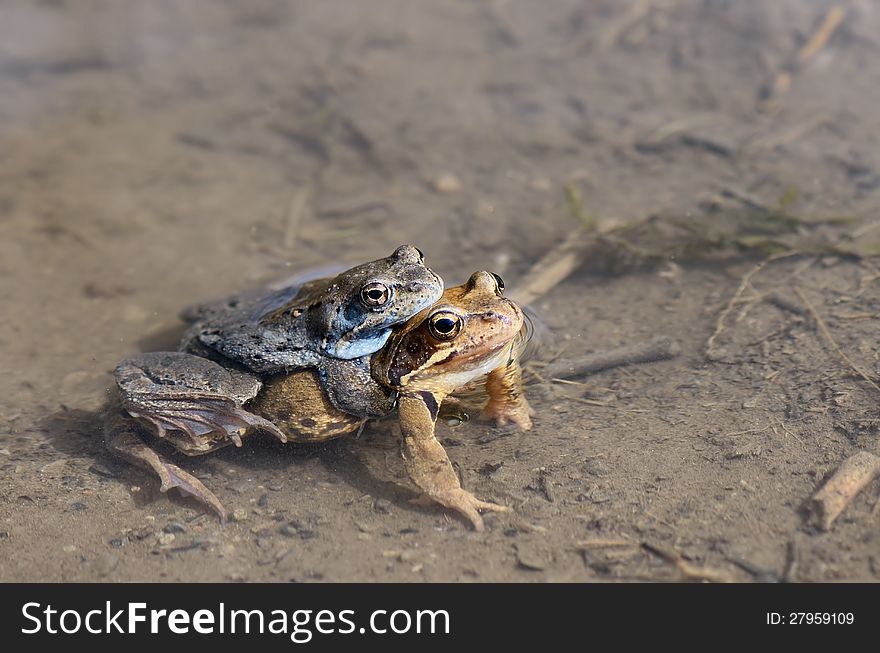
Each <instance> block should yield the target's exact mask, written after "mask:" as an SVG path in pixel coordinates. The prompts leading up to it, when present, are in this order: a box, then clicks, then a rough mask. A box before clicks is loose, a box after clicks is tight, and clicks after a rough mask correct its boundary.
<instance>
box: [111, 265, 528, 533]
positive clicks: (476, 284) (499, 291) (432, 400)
mask: <svg viewBox="0 0 880 653" xmlns="http://www.w3.org/2000/svg"><path fill="white" fill-rule="evenodd" d="M503 288H504V287H503V283H502V282H501V280H500V278H499V277H497V276H496V275H493V274H491V273H489V272H482V271H481V272H476V273H474V274H473V275H472V276H471V278H470V279H469V280H468V282H467V283H465V284H463V285H461V286H458V287H455V288H449V289H447V290H446V292H445V293H443V295H442V297H441V298H440V299H439V301H438V302H437V303H436V304H434V305H432V306H430V307H429V308H425V309H423V310H422V311H421V312H419V313H418V314H416V315H415V316H414V317H412V318H411V319H410V320H408V321H407V322H406V323H404V324H403V325H402V326H400V327H398V328H397V329H395V331H394V333H393V334H392V335H391V337H390V339H389V340H388V342H387V343H386V345H385V347H384V348H383V349H382V350H380V351H379V352H377V353H375V354H372V355H368V356H362V357H360V358H356V359H350V360H345V359H332V360H331V359H327V360H326V361H324V364H323V365H321V366H320V368H312V369H304V370H297V371H295V372H292V373H281V374H277V375H273V376H270V377H268V378H266V379H265V380H264V381H263V383H262V384H261V386H260V387H259V388H258V389H257V390H256V391H255V392H254V391H253V388H252V387H245V386H242V385H241V380H240V377H239V376H237V372H236V371H235V370H225V371H226V373H227V374H228V376H223V377H222V378H217V379H215V380H214V385H213V386H212V388H211V390H213V389H215V388H219V389H221V390H222V391H224V392H226V393H229V394H232V393H237V394H238V396H239V398H240V401H239V402H238V403H237V404H236V406H235V407H237V408H239V409H241V405H242V404H244V409H241V410H246V411H247V413H248V414H253V415H255V416H258V418H259V419H260V420H262V422H261V423H256V422H254V423H252V424H251V425H250V426H247V427H244V428H245V430H248V429H253V430H263V431H267V432H270V433H273V434H275V436H276V437H278V438H279V439H282V440H283V441H299V442H319V441H323V440H327V439H331V438H335V437H340V436H343V435H347V434H350V433H353V432H356V431H357V430H358V429H359V428H361V427H362V426H363V424H364V422H365V421H366V420H367V419H368V418H370V417H378V416H382V415H386V414H388V413H389V412H391V411H392V410H393V408H394V407H395V401H394V400H395V399H396V400H397V402H398V405H399V419H400V426H401V434H402V438H401V452H402V454H403V459H404V464H405V467H406V470H407V473H408V474H409V477H410V479H411V480H412V482H413V483H414V484H415V485H416V486H417V487H418V488H419V489H420V490H421V492H422V493H423V498H424V499H427V500H429V501H431V502H436V503H440V504H441V505H443V506H446V507H448V508H451V509H454V510H456V511H458V512H459V513H461V514H462V515H463V516H465V517H466V518H467V519H468V520H469V521H470V522H471V523H472V524H473V526H474V528H476V529H477V530H482V528H483V520H482V517H481V516H480V514H479V511H480V510H492V511H506V510H508V508H506V507H504V506H501V505H498V504H495V503H490V502H486V501H481V500H479V499H477V498H476V497H475V496H473V495H472V494H471V493H470V492H468V491H466V490H464V489H463V488H462V487H461V484H460V482H459V479H458V477H457V475H456V474H455V471H454V470H453V468H452V465H451V463H450V461H449V458H448V457H447V455H446V452H445V451H444V449H443V447H442V445H441V444H440V443H439V441H438V440H437V439H436V437H435V434H434V429H435V423H436V419H437V414H438V411H439V407H440V404H441V403H442V402H443V400H444V399H445V398H446V397H447V396H448V395H449V394H450V393H452V392H454V391H455V390H456V389H457V388H460V387H462V386H464V385H467V384H469V383H470V382H471V381H473V380H475V379H477V378H479V377H483V376H485V377H486V386H485V388H486V392H487V394H488V395H489V401H488V403H487V405H486V408H485V410H484V414H485V416H487V417H488V418H491V419H493V420H494V421H495V422H496V423H498V424H505V423H509V422H510V423H514V424H516V425H517V426H519V427H520V428H522V429H529V428H531V419H530V414H531V409H530V408H529V406H528V403H527V402H526V400H525V397H524V396H523V394H522V391H521V388H520V386H521V372H520V367H519V364H518V360H517V359H518V355H519V353H520V352H521V351H522V347H523V345H524V344H525V343H524V340H525V336H524V334H525V329H524V324H523V322H524V318H523V313H522V311H521V310H520V308H519V307H518V306H517V305H516V304H514V303H513V302H512V301H511V300H509V299H507V298H505V297H504V296H503ZM196 376H197V377H198V378H199V379H202V380H204V379H206V378H207V375H205V374H204V373H203V372H201V371H199V372H198V373H197V374H196ZM245 395H247V396H246V397H245ZM128 412H129V414H132V412H131V409H129V411H128ZM191 412H192V411H191ZM226 414H228V415H230V416H231V417H230V418H229V419H230V420H234V419H235V418H236V413H235V412H234V411H226ZM132 416H134V417H141V416H139V415H132ZM128 422H129V424H128V426H129V427H130V426H131V424H130V422H131V420H128ZM164 437H165V439H167V440H168V441H170V442H172V443H173V444H175V445H176V446H177V447H178V448H179V449H181V450H182V451H184V452H185V453H189V454H198V453H205V452H207V451H210V450H212V449H215V448H217V446H223V444H225V443H227V440H228V439H220V440H217V439H215V438H212V437H210V436H204V435H203V436H200V437H197V438H192V437H191V436H187V435H184V434H183V433H181V432H180V431H178V432H177V433H175V432H174V431H173V429H168V430H166V433H165V435H164ZM135 445H136V446H139V447H143V448H146V445H145V444H143V442H141V441H138V442H137V443H135ZM138 454H140V455H139V458H140V460H141V462H142V463H143V462H146V463H147V464H148V465H149V466H150V467H152V468H153V469H154V470H155V471H156V472H157V473H158V474H159V476H160V478H162V481H163V486H162V487H163V490H165V489H168V488H169V487H179V488H181V489H182V490H183V491H185V492H187V493H189V494H191V495H193V496H195V497H197V498H198V499H200V500H201V501H203V502H204V503H206V504H208V505H210V506H211V507H212V508H214V509H215V510H216V511H217V512H218V513H219V514H220V515H221V518H222V516H223V515H225V510H224V509H223V508H222V504H221V503H220V501H219V500H218V499H217V498H216V497H215V496H214V495H213V494H212V493H211V492H210V491H209V490H208V489H207V488H205V487H204V486H203V485H202V484H201V483H199V482H198V480H196V479H194V478H193V477H192V476H190V475H189V474H187V473H186V472H183V470H180V469H179V468H177V467H176V466H174V465H172V464H170V463H167V462H166V461H164V460H162V459H161V458H160V457H159V456H158V454H156V452H155V451H153V450H152V449H149V451H148V452H145V451H144V450H143V449H139V450H138ZM129 457H130V458H131V457H132V456H129Z"/></svg>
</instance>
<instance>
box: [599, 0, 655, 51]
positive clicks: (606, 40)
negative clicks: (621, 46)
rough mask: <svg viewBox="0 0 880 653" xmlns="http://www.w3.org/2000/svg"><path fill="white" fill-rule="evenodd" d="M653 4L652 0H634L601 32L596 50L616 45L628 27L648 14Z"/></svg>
mask: <svg viewBox="0 0 880 653" xmlns="http://www.w3.org/2000/svg"><path fill="white" fill-rule="evenodd" d="M653 4H654V0H636V2H634V3H633V4H632V5H630V7H629V9H628V10H627V11H626V12H624V14H623V16H621V17H620V19H619V20H616V21H614V22H613V23H612V24H611V27H609V28H608V29H606V30H605V31H604V32H602V34H601V35H600V36H599V39H598V41H597V43H596V50H597V51H598V52H605V51H607V50H610V49H611V48H613V47H614V46H615V45H617V44H618V42H620V39H622V38H623V36H624V35H625V34H626V33H627V32H628V31H629V30H630V29H632V28H633V27H634V26H635V25H636V24H637V23H639V22H640V21H641V20H642V19H643V18H644V17H645V16H647V15H648V12H649V11H651V6H652V5H653Z"/></svg>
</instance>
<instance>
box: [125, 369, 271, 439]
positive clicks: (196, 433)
mask: <svg viewBox="0 0 880 653" xmlns="http://www.w3.org/2000/svg"><path fill="white" fill-rule="evenodd" d="M115 376H116V383H117V385H118V386H119V397H120V401H121V404H122V407H123V408H124V409H125V411H126V412H127V413H128V414H129V415H130V416H131V417H134V418H136V419H137V420H138V421H139V422H141V423H142V424H143V425H145V426H148V427H150V428H151V430H153V431H154V432H155V434H156V435H157V436H158V437H160V438H167V439H169V440H171V441H172V442H173V443H174V444H175V446H177V447H178V448H179V449H180V450H181V451H183V452H184V453H188V454H199V453H205V452H207V451H211V450H213V449H217V448H219V447H221V446H223V445H225V444H227V443H228V442H229V441H231V442H233V443H235V445H236V446H241V436H242V435H245V434H246V433H247V432H248V431H250V430H251V429H259V430H263V431H268V432H269V433H271V434H272V435H274V436H275V437H276V438H278V439H279V440H281V441H282V442H287V437H286V436H285V435H284V433H282V432H281V431H280V430H279V429H278V427H276V426H275V425H274V424H272V422H270V421H268V420H266V419H263V418H262V417H260V416H259V415H255V414H253V413H251V412H248V411H247V410H245V409H243V408H242V404H244V403H245V402H246V401H248V400H250V399H252V398H254V397H255V396H256V395H257V393H258V392H259V390H260V387H261V384H260V381H259V380H258V379H256V378H255V377H253V376H251V375H250V374H247V373H245V372H240V371H238V370H235V369H229V368H226V367H223V366H221V365H218V364H217V363H215V362H213V361H210V360H207V359H205V358H201V357H199V356H193V355H191V354H186V353H181V352H154V353H148V354H141V355H140V356H135V357H132V358H127V359H125V360H123V361H122V362H121V363H119V365H117V367H116V370H115Z"/></svg>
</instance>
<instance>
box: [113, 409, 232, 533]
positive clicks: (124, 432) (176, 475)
mask: <svg viewBox="0 0 880 653" xmlns="http://www.w3.org/2000/svg"><path fill="white" fill-rule="evenodd" d="M140 432H141V426H140V425H139V424H138V423H137V422H135V421H134V420H133V419H132V418H130V417H126V416H125V415H124V414H123V412H122V407H121V406H120V405H119V402H118V401H116V400H114V402H113V405H111V407H110V409H109V410H108V411H107V417H106V419H105V421H104V440H105V443H106V445H107V448H108V449H109V450H110V451H112V452H113V453H115V454H116V455H118V456H120V457H121V458H124V459H125V460H127V461H128V462H130V463H132V464H134V465H137V466H138V467H142V468H144V469H147V470H153V471H154V472H156V474H157V475H158V476H159V480H160V481H161V483H162V485H161V486H160V488H159V489H160V490H161V491H162V492H167V491H168V490H170V489H172V488H177V489H179V490H180V491H182V492H184V493H185V494H188V495H190V496H192V497H194V498H196V499H198V500H199V501H201V502H202V503H204V504H205V505H207V506H208V507H209V508H211V509H212V510H213V511H214V512H215V513H217V515H219V517H220V521H221V522H224V521H226V509H225V508H224V507H223V504H222V503H220V500H219V499H218V498H217V497H216V496H215V495H214V493H213V492H211V491H210V490H209V489H208V488H206V487H205V486H204V485H203V484H202V482H201V481H199V479H197V478H196V477H194V476H193V475H192V474H189V473H187V472H185V471H183V470H182V469H180V467H178V466H177V465H174V464H172V463H169V462H167V461H166V460H164V459H163V458H162V457H161V456H160V455H159V454H158V453H156V452H155V451H154V450H153V449H151V448H150V447H149V446H147V444H146V443H144V441H143V440H141V438H140V435H139V433H140Z"/></svg>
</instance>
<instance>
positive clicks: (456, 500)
mask: <svg viewBox="0 0 880 653" xmlns="http://www.w3.org/2000/svg"><path fill="white" fill-rule="evenodd" d="M411 503H413V504H416V505H420V506H430V505H433V504H434V503H439V504H440V505H442V506H445V507H447V508H451V509H452V510H456V511H458V512H459V513H461V514H462V515H463V516H464V517H466V518H467V519H468V520H469V521H470V522H471V524H472V525H473V527H474V530H475V531H482V530H484V529H485V524H484V523H483V518H482V516H481V515H480V513H479V511H480V510H490V511H492V512H511V509H510V508H508V507H507V506H502V505H500V504H498V503H491V502H489V501H481V500H480V499H478V498H477V497H475V496H474V495H473V494H471V493H470V492H468V491H467V490H465V489H463V488H460V487H456V488H449V489H448V490H444V491H436V492H434V493H432V494H431V495H428V494H423V495H422V496H420V497H418V498H417V499H413V500H412V502H411Z"/></svg>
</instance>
